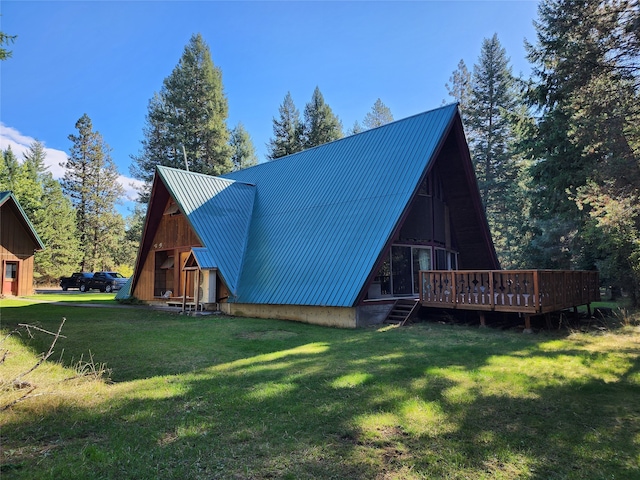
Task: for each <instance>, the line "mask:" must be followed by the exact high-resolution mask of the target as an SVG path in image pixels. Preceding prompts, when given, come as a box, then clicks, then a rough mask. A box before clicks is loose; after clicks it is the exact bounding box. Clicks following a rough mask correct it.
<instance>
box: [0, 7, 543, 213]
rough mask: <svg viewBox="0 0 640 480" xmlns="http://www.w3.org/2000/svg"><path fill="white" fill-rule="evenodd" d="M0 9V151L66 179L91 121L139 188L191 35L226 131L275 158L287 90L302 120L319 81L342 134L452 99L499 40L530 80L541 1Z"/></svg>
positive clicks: (124, 208)
mask: <svg viewBox="0 0 640 480" xmlns="http://www.w3.org/2000/svg"><path fill="white" fill-rule="evenodd" d="M0 13H1V15H2V16H1V17H0V30H2V31H3V32H5V33H7V34H9V35H17V36H18V37H17V39H16V41H15V43H14V44H13V45H12V46H11V47H10V48H11V50H12V51H13V57H12V58H10V59H9V60H6V61H4V62H1V63H0V79H1V83H0V102H1V103H0V123H1V125H0V127H1V129H0V148H3V149H4V148H6V147H7V146H8V145H11V146H12V149H13V150H14V152H15V153H18V154H19V156H21V155H20V153H21V152H22V151H24V149H25V148H26V147H27V146H28V145H29V143H31V142H32V141H33V139H38V140H40V141H42V142H43V143H44V144H45V146H46V147H47V155H48V162H49V163H50V165H51V167H50V169H51V171H52V172H53V173H54V176H56V177H59V176H60V175H61V174H62V171H61V169H60V167H59V166H58V163H59V162H60V161H63V160H64V158H65V155H66V154H67V152H68V151H69V148H70V146H71V142H70V141H69V140H68V136H69V135H70V134H75V133H76V130H75V123H76V121H77V120H78V119H79V118H80V117H81V116H82V115H83V114H84V113H86V114H87V115H89V117H90V118H91V119H92V121H93V125H94V129H95V130H98V131H99V132H100V133H101V134H102V136H103V138H104V140H105V141H106V142H107V143H108V144H109V145H110V147H111V148H112V151H111V156H112V158H113V160H114V162H115V163H116V165H117V166H118V169H119V171H120V173H121V174H122V176H123V178H122V182H123V184H124V185H125V186H130V185H131V183H132V180H131V179H128V178H126V177H129V176H130V173H129V165H130V164H131V159H130V155H132V154H136V153H138V151H139V149H140V140H141V139H142V138H143V133H142V129H143V126H144V121H145V115H146V113H147V106H148V102H149V99H150V98H151V97H152V96H153V93H154V92H157V91H159V90H160V88H161V87H162V81H163V80H164V79H165V78H166V77H167V76H168V75H169V74H170V73H171V71H172V70H173V68H174V67H175V66H176V64H177V63H178V60H179V58H180V56H181V54H182V52H183V50H184V47H185V45H186V44H187V43H188V41H189V39H190V37H191V35H192V34H194V33H201V34H202V36H203V38H204V39H205V41H206V42H207V43H208V45H209V47H210V50H211V55H212V58H213V62H214V64H215V65H216V66H218V67H219V68H221V70H222V75H223V83H224V88H225V92H226V95H227V99H228V102H229V119H228V125H229V127H230V128H231V127H233V126H235V125H236V124H237V123H238V122H242V123H243V124H244V126H245V128H246V129H247V130H248V132H249V133H250V135H251V137H252V139H253V143H254V145H255V147H256V151H257V153H258V156H259V159H260V161H264V159H265V154H266V151H267V149H266V143H267V142H268V141H269V138H270V137H271V135H272V133H273V128H272V126H273V123H272V119H273V118H274V117H277V116H278V107H279V106H280V104H281V103H282V100H283V99H284V96H285V95H286V93H287V91H290V92H291V95H292V97H293V100H294V102H295V104H296V106H297V107H298V109H299V110H300V112H302V111H303V109H304V106H305V104H306V103H307V102H308V101H309V100H310V98H311V94H312V93H313V90H314V88H315V87H316V86H319V87H320V90H321V91H322V93H323V95H324V98H325V101H326V102H327V103H328V104H329V105H330V106H331V108H332V109H333V111H334V113H336V114H337V115H338V117H339V118H340V119H341V121H342V123H343V126H344V129H345V130H347V129H348V128H350V127H351V126H352V125H353V123H354V122H355V121H356V120H358V121H359V122H362V119H363V118H364V116H365V115H366V113H367V112H368V111H369V110H370V109H371V106H372V105H373V104H374V102H375V101H376V99H377V98H380V99H381V100H382V101H383V102H384V103H385V104H386V105H387V106H388V107H389V108H390V109H391V111H392V113H393V115H394V117H395V118H396V119H400V118H404V117H407V116H410V115H413V114H416V113H419V112H423V111H425V110H430V109H432V108H436V107H438V106H440V105H441V104H442V103H443V102H449V101H451V100H452V99H451V98H450V97H449V96H448V94H447V90H446V88H445V84H446V83H447V82H448V80H449V77H450V76H451V73H452V72H453V71H454V70H455V69H456V66H457V64H458V62H459V61H460V59H464V61H465V62H466V63H467V66H468V67H469V68H471V67H472V65H473V64H474V63H475V62H476V61H477V58H478V55H479V53H480V47H481V43H482V40H483V39H484V38H488V37H491V36H492V35H493V34H494V33H497V34H498V38H499V39H500V41H501V43H502V45H503V46H504V47H505V48H506V50H507V54H508V56H509V57H510V58H511V65H512V67H513V72H514V73H515V74H520V73H522V74H523V75H524V76H529V72H530V66H529V64H528V62H527V61H526V58H525V49H524V40H525V39H527V40H528V41H530V42H535V30H534V27H533V21H534V20H535V18H536V16H537V2H533V1H494V2H490V1H447V2H435V1H422V2H419V1H413V2H371V1H358V2H338V1H334V2H294V1H288V2H245V1H236V2H213V1H192V2H186V1H182V2H176V1H108V2H101V1H70V2H60V1H45V2H37V1H29V0H20V1H11V0H3V1H2V3H1V4H0ZM130 196H133V193H132V192H130ZM130 207H131V203H130V202H126V203H125V204H124V205H123V206H121V207H120V210H121V211H122V212H123V213H127V210H128V209H129V208H130Z"/></svg>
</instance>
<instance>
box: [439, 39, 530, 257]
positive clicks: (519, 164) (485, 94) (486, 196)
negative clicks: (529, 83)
mask: <svg viewBox="0 0 640 480" xmlns="http://www.w3.org/2000/svg"><path fill="white" fill-rule="evenodd" d="M450 82H451V85H449V84H447V89H448V90H449V94H450V95H452V96H454V97H455V98H456V100H457V101H458V102H459V108H460V111H461V117H462V119H463V122H464V124H465V130H466V133H467V137H468V140H469V149H470V152H471V158H472V160H473V164H474V167H475V170H476V177H477V179H478V186H479V188H480V193H481V197H482V203H483V206H484V209H485V213H486V216H487V220H488V223H489V228H490V230H491V234H492V237H493V241H494V245H495V247H496V252H497V254H498V258H499V260H500V263H501V265H502V266H503V267H506V268H514V267H520V266H523V263H524V258H523V257H524V254H523V247H522V245H523V244H524V243H525V242H526V240H527V239H528V238H529V237H530V229H529V226H528V221H527V218H526V214H527V212H528V202H527V198H526V195H525V190H526V187H525V185H526V179H527V165H528V164H527V163H526V162H525V160H524V157H523V154H522V153H521V152H519V151H518V147H519V143H520V142H521V139H522V138H523V134H524V132H525V130H526V129H525V126H528V125H529V124H530V117H529V116H528V114H527V111H526V108H524V107H520V108H518V105H519V104H520V105H522V101H520V102H518V97H517V91H516V89H515V87H514V82H515V79H514V78H513V76H512V74H511V68H510V66H509V59H508V58H507V55H506V51H505V49H504V48H503V47H502V46H501V45H500V42H499V40H498V37H497V35H494V36H493V37H492V38H489V39H484V41H483V43H482V48H481V51H480V55H479V57H478V62H477V63H476V64H475V65H474V68H473V75H471V74H470V73H469V71H468V70H467V68H466V65H465V63H464V61H462V60H461V61H460V62H459V63H458V69H457V70H456V71H455V72H453V75H452V77H451V78H450Z"/></svg>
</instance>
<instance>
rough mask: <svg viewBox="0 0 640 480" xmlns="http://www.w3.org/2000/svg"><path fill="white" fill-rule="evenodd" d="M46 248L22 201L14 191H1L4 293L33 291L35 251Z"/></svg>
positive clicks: (1, 288)
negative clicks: (23, 207) (22, 205)
mask: <svg viewBox="0 0 640 480" xmlns="http://www.w3.org/2000/svg"><path fill="white" fill-rule="evenodd" d="M42 249H44V244H43V243H42V240H40V237H38V234H37V233H36V230H35V228H34V227H33V224H32V223H31V222H30V221H29V218H28V217H27V214H26V213H25V212H24V210H23V209H22V207H21V206H20V203H19V202H18V200H17V199H16V197H15V196H14V195H13V193H11V192H0V260H1V261H2V284H1V285H0V294H1V295H4V296H6V295H13V296H22V295H31V294H32V293H33V262H34V254H35V252H36V251H38V250H42Z"/></svg>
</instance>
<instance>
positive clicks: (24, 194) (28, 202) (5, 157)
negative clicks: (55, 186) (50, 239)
mask: <svg viewBox="0 0 640 480" xmlns="http://www.w3.org/2000/svg"><path fill="white" fill-rule="evenodd" d="M32 148H33V145H32ZM2 165H3V166H2V168H1V169H0V170H2V171H3V174H2V175H1V176H0V190H10V191H11V192H13V195H14V196H15V197H16V199H17V200H18V202H20V206H21V207H22V209H23V210H24V212H25V213H26V215H27V218H29V220H30V221H31V222H32V223H33V224H36V223H37V221H38V216H39V215H40V200H41V196H42V187H41V184H40V180H39V178H38V174H37V172H36V171H35V170H34V168H33V165H32V164H31V163H30V162H28V161H24V162H23V163H20V162H19V161H18V159H17V158H16V156H15V155H14V153H13V151H12V150H11V147H10V146H9V147H8V148H7V150H5V151H4V152H3V154H2Z"/></svg>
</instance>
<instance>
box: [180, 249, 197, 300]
mask: <svg viewBox="0 0 640 480" xmlns="http://www.w3.org/2000/svg"><path fill="white" fill-rule="evenodd" d="M190 254H191V252H180V264H179V268H180V270H179V272H178V273H179V275H180V288H179V290H178V296H180V297H182V296H184V295H186V296H187V297H193V286H194V285H193V277H194V274H193V271H189V270H187V271H185V270H184V266H185V263H186V262H187V260H188V258H189V255H190Z"/></svg>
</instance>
